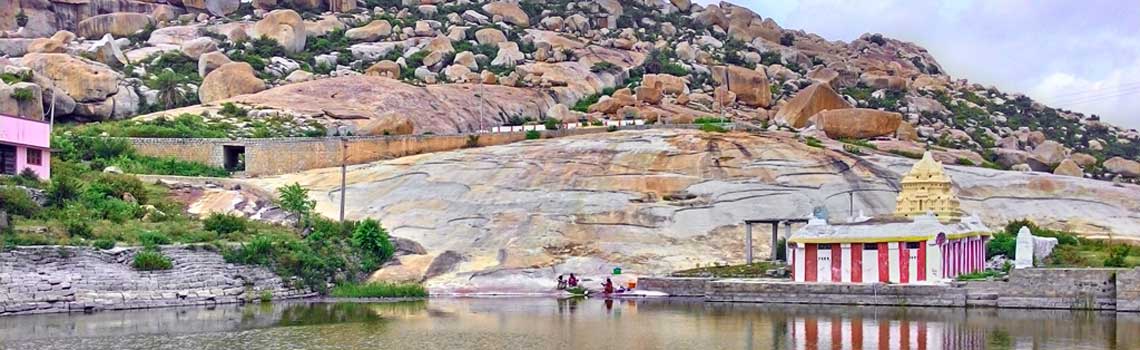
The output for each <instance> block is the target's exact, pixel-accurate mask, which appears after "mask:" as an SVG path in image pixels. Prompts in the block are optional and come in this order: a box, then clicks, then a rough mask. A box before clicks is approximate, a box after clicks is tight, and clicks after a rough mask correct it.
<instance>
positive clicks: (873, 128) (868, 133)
mask: <svg viewBox="0 0 1140 350" xmlns="http://www.w3.org/2000/svg"><path fill="white" fill-rule="evenodd" d="M812 118H813V119H814V120H815V124H816V125H819V126H820V128H821V129H823V132H825V133H827V137H830V138H833V139H838V138H854V139H865V138H871V137H878V136H885V135H890V134H893V133H894V132H895V130H898V128H899V123H901V122H902V116H901V115H899V114H898V113H894V112H884V111H880V110H877V109H864V108H846V109H832V110H826V111H823V112H819V113H817V114H816V115H815V116H814V117H812Z"/></svg>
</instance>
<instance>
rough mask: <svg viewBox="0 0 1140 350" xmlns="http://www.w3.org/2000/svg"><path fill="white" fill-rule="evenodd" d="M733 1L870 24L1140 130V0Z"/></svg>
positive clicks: (860, 29) (837, 24) (1000, 83)
mask: <svg viewBox="0 0 1140 350" xmlns="http://www.w3.org/2000/svg"><path fill="white" fill-rule="evenodd" d="M696 2H697V3H702V4H708V3H713V1H706V0H698V1H696ZM717 2H719V1H717ZM730 2H732V3H734V4H737V5H741V6H745V7H748V8H750V9H752V10H753V11H754V12H756V13H757V14H759V15H760V16H762V17H765V18H772V19H773V20H775V21H776V23H779V24H780V26H781V27H783V28H785V29H792V30H799V29H803V30H805V31H807V32H809V33H816V34H819V35H820V36H822V37H824V38H826V39H828V40H843V41H851V40H854V39H856V38H858V37H859V36H860V35H862V34H863V33H868V32H870V33H882V34H883V35H884V36H887V37H891V38H895V39H899V40H905V41H910V42H914V43H917V44H919V45H920V46H922V47H925V48H926V49H927V50H929V51H930V52H931V54H932V55H933V56H934V58H935V59H937V60H938V62H939V63H941V64H942V67H943V68H944V69H945V70H946V71H947V72H948V73H949V74H950V75H951V76H952V77H953V78H955V79H960V78H965V79H968V80H969V81H971V82H975V83H980V84H983V85H987V86H989V85H992V86H996V87H997V88H998V89H1000V90H1001V91H1003V92H1006V93H1023V94H1026V95H1029V96H1030V97H1032V98H1033V99H1034V100H1037V101H1040V102H1043V103H1045V104H1046V105H1049V106H1051V107H1057V108H1064V109H1070V110H1073V111H1077V112H1083V113H1086V114H1096V115H1099V116H1100V117H1101V119H1102V120H1105V121H1108V122H1110V123H1113V124H1116V125H1118V126H1121V127H1125V128H1137V129H1140V1H1130V0H1115V1H1111V0H1083V1H1072V0H1038V1H1028V0H989V1H986V0H951V1H931V0H737V1H730Z"/></svg>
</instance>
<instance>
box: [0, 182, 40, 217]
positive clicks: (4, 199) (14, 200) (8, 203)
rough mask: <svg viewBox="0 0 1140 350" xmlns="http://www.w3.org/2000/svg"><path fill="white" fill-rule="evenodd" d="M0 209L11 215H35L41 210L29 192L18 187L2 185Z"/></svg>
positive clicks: (0, 189)
mask: <svg viewBox="0 0 1140 350" xmlns="http://www.w3.org/2000/svg"><path fill="white" fill-rule="evenodd" d="M0 209H4V210H5V211H7V212H8V214H11V215H19V216H23V217H33V216H35V215H36V214H37V213H39V211H40V206H39V204H36V202H35V201H33V200H32V198H31V197H29V196H28V192H27V191H24V190H23V189H20V188H18V187H0Z"/></svg>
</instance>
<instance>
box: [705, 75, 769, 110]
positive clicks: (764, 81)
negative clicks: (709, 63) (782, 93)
mask: <svg viewBox="0 0 1140 350" xmlns="http://www.w3.org/2000/svg"><path fill="white" fill-rule="evenodd" d="M725 67H726V66H717V67H712V78H713V80H715V81H716V82H717V84H719V85H721V86H724V85H725V78H726V77H727V79H728V81H727V84H728V89H729V91H732V92H733V93H735V94H736V98H737V99H738V100H739V101H740V103H742V104H745V105H748V106H752V107H760V108H766V107H768V106H769V105H771V104H772V89H771V87H770V85H769V84H768V76H767V75H766V74H765V73H764V71H763V70H753V69H748V68H744V67H739V66H727V70H728V72H727V73H725V69H726V68H725Z"/></svg>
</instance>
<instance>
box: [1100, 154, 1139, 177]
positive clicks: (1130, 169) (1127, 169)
mask: <svg viewBox="0 0 1140 350" xmlns="http://www.w3.org/2000/svg"><path fill="white" fill-rule="evenodd" d="M1104 170H1108V171H1109V172H1111V173H1113V174H1120V175H1122V176H1125V177H1140V162H1136V161H1134V160H1131V159H1124V158H1121V157H1112V158H1109V159H1108V160H1106V161H1104Z"/></svg>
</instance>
